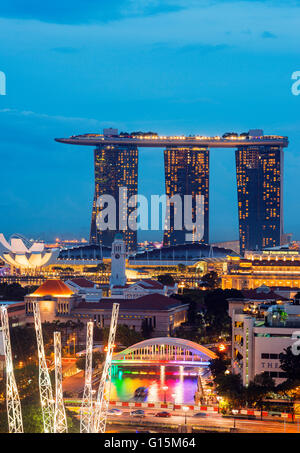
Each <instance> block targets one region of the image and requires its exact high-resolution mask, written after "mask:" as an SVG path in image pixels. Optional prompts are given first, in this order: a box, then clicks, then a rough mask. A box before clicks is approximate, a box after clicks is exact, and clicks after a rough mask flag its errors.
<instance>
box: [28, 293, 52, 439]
mask: <svg viewBox="0 0 300 453" xmlns="http://www.w3.org/2000/svg"><path fill="white" fill-rule="evenodd" d="M33 314H34V325H35V333H36V341H37V348H38V358H39V388H40V399H41V407H42V414H43V423H44V432H45V433H53V432H54V399H53V392H52V385H51V380H50V375H49V371H48V367H47V362H46V357H45V349H44V341H43V333H42V324H41V315H40V307H39V303H38V302H33Z"/></svg>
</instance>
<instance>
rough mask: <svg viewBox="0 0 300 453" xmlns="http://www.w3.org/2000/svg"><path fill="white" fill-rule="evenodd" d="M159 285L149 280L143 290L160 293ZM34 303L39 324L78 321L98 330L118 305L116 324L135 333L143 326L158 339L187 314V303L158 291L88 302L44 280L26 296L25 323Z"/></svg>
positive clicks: (58, 282) (30, 317)
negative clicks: (93, 325)
mask: <svg viewBox="0 0 300 453" xmlns="http://www.w3.org/2000/svg"><path fill="white" fill-rule="evenodd" d="M78 283H81V284H84V285H85V282H78V281H77V283H76V284H78ZM161 286H162V285H161ZM161 286H160V283H158V282H155V284H153V285H152V283H151V282H150V281H148V283H146V284H145V287H146V288H152V289H153V291H155V288H157V290H156V291H159V290H160V289H161ZM141 287H142V286H141ZM81 288H82V287H81ZM87 289H89V288H88V287H87ZM91 289H92V290H93V288H91ZM34 302H38V303H39V306H40V312H41V319H42V322H45V321H48V322H53V321H55V320H58V321H61V322H66V321H68V320H73V321H77V320H80V321H82V322H84V323H86V322H88V321H90V320H92V321H94V322H95V324H96V325H98V326H99V327H109V325H110V320H111V312H112V306H113V303H119V304H120V311H119V319H118V324H126V325H128V326H129V327H131V328H132V329H135V330H137V331H140V330H141V329H142V327H146V328H148V329H150V331H152V332H153V335H158V336H168V335H170V334H171V333H172V332H173V331H174V329H175V328H176V327H178V326H180V325H181V324H182V323H184V322H186V320H187V311H188V304H182V303H181V301H179V300H177V299H175V298H172V297H167V296H165V295H164V294H160V293H159V292H153V293H151V294H145V295H143V296H141V297H135V298H131V299H130V298H124V297H121V298H117V297H115V298H98V300H97V301H89V300H87V299H86V297H85V294H81V293H80V291H78V292H76V290H75V289H74V290H72V289H70V286H69V285H66V284H65V283H64V282H62V281H61V280H47V281H46V282H44V283H43V284H42V285H41V286H40V288H38V289H37V290H36V291H35V292H34V293H32V294H29V295H27V296H26V297H25V315H26V321H27V322H33V303H34Z"/></svg>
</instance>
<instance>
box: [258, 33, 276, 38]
mask: <svg viewBox="0 0 300 453" xmlns="http://www.w3.org/2000/svg"><path fill="white" fill-rule="evenodd" d="M261 37H262V38H264V39H268V38H271V39H274V38H277V35H275V34H274V33H271V32H269V31H264V32H263V33H262V34H261Z"/></svg>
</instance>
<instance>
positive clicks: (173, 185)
mask: <svg viewBox="0 0 300 453" xmlns="http://www.w3.org/2000/svg"><path fill="white" fill-rule="evenodd" d="M164 161H165V184H166V195H167V196H168V197H173V196H174V195H177V194H178V195H180V196H181V200H182V204H181V207H180V206H179V208H178V206H176V204H175V203H171V204H170V210H169V216H168V217H169V218H168V219H166V221H167V220H168V221H169V228H168V229H167V230H165V232H164V245H165V246H169V245H176V244H184V243H185V242H187V241H186V234H187V233H192V231H187V230H186V228H184V196H185V195H191V196H192V200H193V207H192V220H193V222H194V221H195V216H196V207H195V201H196V195H203V197H204V234H203V237H202V240H201V242H204V243H208V228H209V224H208V213H209V149H208V148H205V147H199V146H169V147H167V148H166V149H165V151H164ZM177 209H180V210H181V216H182V217H181V218H182V224H183V228H182V230H177V229H175V228H174V217H175V215H176V214H177ZM167 215H168V212H167ZM191 242H198V240H197V239H196V238H195V240H192V241H191Z"/></svg>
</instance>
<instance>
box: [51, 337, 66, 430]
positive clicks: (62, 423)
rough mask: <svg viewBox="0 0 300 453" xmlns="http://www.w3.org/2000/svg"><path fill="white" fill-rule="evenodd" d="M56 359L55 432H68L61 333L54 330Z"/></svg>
mask: <svg viewBox="0 0 300 453" xmlns="http://www.w3.org/2000/svg"><path fill="white" fill-rule="evenodd" d="M54 361H55V411H54V432H55V433H67V432H68V426H67V416H66V411H65V405H64V399H63V390H62V366H61V335H60V332H54Z"/></svg>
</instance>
